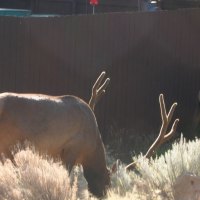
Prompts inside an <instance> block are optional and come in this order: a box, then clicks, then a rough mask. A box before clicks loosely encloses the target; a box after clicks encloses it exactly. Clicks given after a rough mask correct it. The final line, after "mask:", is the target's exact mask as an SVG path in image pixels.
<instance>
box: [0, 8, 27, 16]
mask: <svg viewBox="0 0 200 200" xmlns="http://www.w3.org/2000/svg"><path fill="white" fill-rule="evenodd" d="M30 15H31V10H23V9H7V8H0V16H22V17H23V16H30Z"/></svg>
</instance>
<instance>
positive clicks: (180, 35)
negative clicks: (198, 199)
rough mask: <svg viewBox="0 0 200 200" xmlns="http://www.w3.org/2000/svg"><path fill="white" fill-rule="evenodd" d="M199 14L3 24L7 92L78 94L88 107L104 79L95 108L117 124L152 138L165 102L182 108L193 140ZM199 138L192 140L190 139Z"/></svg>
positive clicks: (0, 50)
mask: <svg viewBox="0 0 200 200" xmlns="http://www.w3.org/2000/svg"><path fill="white" fill-rule="evenodd" d="M199 18H200V10H199V9H193V10H182V11H162V12H154V13H145V12H144V13H138V12H137V13H115V14H114V13H112V14H99V15H85V16H62V17H25V18H22V17H21V18H20V17H0V92H5V91H16V92H29V93H30V92H32V93H47V94H51V95H62V94H73V95H76V96H79V97H82V98H83V99H85V100H86V101H88V100H89V97H90V93H91V88H92V85H93V83H94V81H95V80H96V78H97V77H98V75H99V74H100V73H101V72H102V71H103V70H106V71H107V74H108V76H109V77H111V83H110V86H109V88H108V90H107V93H106V95H105V96H104V98H103V99H102V100H101V101H100V102H99V103H98V105H97V107H96V111H95V112H96V114H97V118H98V122H99V124H100V128H101V130H102V134H103V136H104V137H106V130H107V128H109V127H110V126H111V125H112V126H115V127H117V128H119V129H120V128H125V129H134V130H136V132H137V131H138V132H140V131H142V132H145V133H147V134H149V133H150V132H152V131H155V130H156V131H157V130H158V129H159V126H160V111H159V104H158V95H159V94H160V93H161V92H162V93H164V94H165V96H166V104H167V107H169V106H170V105H171V103H172V102H174V101H177V102H178V103H179V105H178V108H177V111H176V113H175V115H176V116H178V117H180V119H181V122H180V125H179V130H180V131H184V132H185V133H187V128H190V127H191V121H192V117H193V113H194V110H195V107H196V105H197V93H198V90H199V87H200V55H199V54H200V40H199V35H200V26H199ZM189 134H190V135H192V133H191V132H190V133H189Z"/></svg>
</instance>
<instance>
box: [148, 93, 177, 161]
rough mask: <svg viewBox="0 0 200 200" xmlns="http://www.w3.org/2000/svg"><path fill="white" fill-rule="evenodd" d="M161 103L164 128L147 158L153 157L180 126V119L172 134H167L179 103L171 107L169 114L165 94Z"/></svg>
mask: <svg viewBox="0 0 200 200" xmlns="http://www.w3.org/2000/svg"><path fill="white" fill-rule="evenodd" d="M159 102H160V111H161V118H162V126H161V129H160V133H159V135H158V137H157V138H156V140H155V142H154V143H153V144H152V145H151V147H150V148H149V150H148V151H147V153H146V155H145V157H146V158H150V157H151V156H152V155H153V153H154V152H155V150H157V149H158V148H159V147H160V145H161V144H163V143H164V142H166V141H167V140H169V139H170V138H171V137H172V136H173V135H174V134H175V132H176V128H177V125H178V122H179V119H176V120H175V121H174V123H173V125H172V128H171V130H170V132H169V133H166V132H167V129H168V126H169V123H170V121H171V119H172V116H173V114H174V111H175V108H176V106H177V103H174V104H173V105H172V106H171V108H170V111H169V113H168V114H167V112H166V108H165V101H164V95H163V94H160V96H159Z"/></svg>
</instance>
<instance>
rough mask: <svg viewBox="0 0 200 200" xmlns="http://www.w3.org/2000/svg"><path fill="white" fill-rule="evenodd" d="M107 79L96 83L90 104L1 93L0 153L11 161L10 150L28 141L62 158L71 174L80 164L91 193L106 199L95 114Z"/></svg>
mask: <svg viewBox="0 0 200 200" xmlns="http://www.w3.org/2000/svg"><path fill="white" fill-rule="evenodd" d="M104 76H105V72H103V73H102V74H101V75H100V77H99V78H98V79H97V81H96V83H95V84H94V86H93V89H92V97H91V99H90V103H89V104H87V103H86V102H84V101H83V100H81V99H80V98H78V97H75V96H70V95H65V96H49V95H43V94H17V93H2V94H0V153H4V154H6V155H7V156H9V157H11V158H12V155H11V153H10V147H12V146H13V145H15V144H16V143H17V142H20V143H21V142H22V143H23V141H25V140H28V141H30V142H31V143H33V144H34V145H35V147H36V148H37V149H38V150H39V151H40V152H44V153H47V154H49V155H51V156H53V157H57V156H60V158H61V160H62V161H63V163H64V164H66V166H67V168H68V169H69V171H70V170H71V169H72V167H73V165H76V164H81V165H82V166H83V171H84V176H85V178H86V180H87V182H88V188H89V190H90V191H91V193H93V194H94V195H96V196H97V197H101V196H104V195H105V194H106V190H107V187H108V186H109V185H110V177H109V171H108V169H107V167H106V161H105V151H104V145H103V142H102V139H101V136H100V133H99V129H98V124H97V121H96V118H95V115H94V113H93V110H94V108H95V104H96V102H97V101H98V100H99V99H100V98H101V96H102V95H103V94H104V93H105V89H106V87H107V85H108V83H109V79H106V80H105V82H104V83H103V84H102V85H101V83H102V80H103V78H104Z"/></svg>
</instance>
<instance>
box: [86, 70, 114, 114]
mask: <svg viewBox="0 0 200 200" xmlns="http://www.w3.org/2000/svg"><path fill="white" fill-rule="evenodd" d="M105 75H106V72H105V71H103V72H102V73H101V74H100V76H99V77H98V78H97V80H96V82H95V83H94V85H93V87H92V95H91V98H90V101H89V105H90V107H91V109H92V110H93V111H94V108H95V105H96V103H97V102H98V101H99V99H100V98H101V97H102V96H103V95H104V94H105V90H106V88H107V86H108V84H109V82H110V79H109V78H107V79H106V80H105V81H104V83H103V84H102V85H101V83H102V81H103V79H104V77H105Z"/></svg>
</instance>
